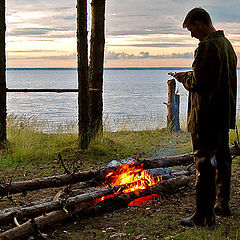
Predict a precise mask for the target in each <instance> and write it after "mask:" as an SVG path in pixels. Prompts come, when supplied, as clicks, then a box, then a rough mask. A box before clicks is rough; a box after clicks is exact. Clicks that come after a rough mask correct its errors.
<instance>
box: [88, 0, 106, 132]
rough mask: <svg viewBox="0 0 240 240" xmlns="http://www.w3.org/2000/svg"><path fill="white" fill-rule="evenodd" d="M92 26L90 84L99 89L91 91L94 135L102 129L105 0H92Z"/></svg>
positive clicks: (91, 114)
mask: <svg viewBox="0 0 240 240" xmlns="http://www.w3.org/2000/svg"><path fill="white" fill-rule="evenodd" d="M91 5H92V28H91V48H90V65H89V85H90V87H91V88H94V89H98V91H92V92H90V118H91V120H90V121H91V124H90V125H91V131H92V133H93V135H94V134H95V133H96V132H97V131H99V130H100V131H101V130H102V112H103V97H102V95H103V62H104V45H105V32H104V20H105V17H104V16H105V0H92V3H91Z"/></svg>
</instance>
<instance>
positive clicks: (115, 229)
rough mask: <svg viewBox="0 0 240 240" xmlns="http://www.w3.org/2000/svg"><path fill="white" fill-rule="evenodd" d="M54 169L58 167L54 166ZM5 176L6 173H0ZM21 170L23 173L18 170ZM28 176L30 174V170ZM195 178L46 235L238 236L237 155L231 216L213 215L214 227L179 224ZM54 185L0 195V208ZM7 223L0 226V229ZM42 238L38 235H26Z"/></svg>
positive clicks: (190, 206) (189, 207) (188, 208)
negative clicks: (137, 203) (174, 189)
mask: <svg viewBox="0 0 240 240" xmlns="http://www.w3.org/2000/svg"><path fill="white" fill-rule="evenodd" d="M54 171H55V172H56V173H57V172H58V170H56V169H55V170H54ZM4 174H5V176H6V175H7V173H4ZM21 174H24V173H23V172H21ZM27 174H29V178H30V177H32V176H34V174H35V173H34V171H33V172H31V173H27ZM194 182H195V180H194V177H193V178H192V181H191V184H190V185H189V186H187V187H186V188H182V189H180V190H179V191H178V192H175V193H172V194H162V195H160V196H158V197H157V198H155V199H153V200H151V201H148V202H145V204H144V205H142V206H131V207H128V208H121V209H118V210H116V211H114V212H111V213H106V214H103V215H101V216H96V217H92V218H85V217H84V216H81V217H79V218H78V219H73V221H72V222H69V223H61V224H58V225H57V226H54V227H52V229H50V231H48V232H46V234H47V238H46V239H54V240H61V239H72V240H73V239H83V240H88V239H133V240H134V239H136V240H137V239H141V240H145V239H147V240H150V239H169V240H170V239H235V240H236V239H240V210H239V203H240V158H236V159H235V160H234V164H233V178H232V198H231V209H232V213H233V214H232V216H230V217H227V218H226V217H225V218H224V217H217V227H216V228H215V229H214V230H210V229H207V230H205V229H204V228H195V229H194V230H193V229H189V228H185V227H182V226H180V225H179V221H180V219H181V218H183V217H186V216H189V215H191V214H192V213H193V211H194V205H195V200H194V199H195V183H194ZM57 191H58V190H57V189H48V190H41V191H35V192H32V193H28V194H27V195H26V196H22V195H16V196H13V197H12V200H13V201H11V200H10V199H7V198H6V197H4V198H2V199H0V208H1V209H5V208H8V207H12V206H14V205H16V204H17V205H19V204H21V202H31V201H34V200H37V199H40V198H43V197H45V196H49V195H54V194H55V193H56V192H57ZM9 227H10V226H1V227H0V231H1V232H3V231H4V230H6V229H9ZM29 239H42V238H40V237H39V238H38V237H37V238H36V237H35V238H33V237H32V238H31V237H30V238H29Z"/></svg>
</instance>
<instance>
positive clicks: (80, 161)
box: [0, 117, 240, 240]
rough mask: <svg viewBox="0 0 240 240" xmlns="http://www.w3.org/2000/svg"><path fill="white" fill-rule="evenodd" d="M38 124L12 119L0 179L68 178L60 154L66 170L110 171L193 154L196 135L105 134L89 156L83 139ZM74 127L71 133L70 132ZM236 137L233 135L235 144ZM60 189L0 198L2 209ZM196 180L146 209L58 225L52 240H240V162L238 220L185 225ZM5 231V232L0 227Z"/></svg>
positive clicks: (239, 162) (235, 185)
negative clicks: (142, 160)
mask: <svg viewBox="0 0 240 240" xmlns="http://www.w3.org/2000/svg"><path fill="white" fill-rule="evenodd" d="M37 128H38V130H39V122H38V121H36V119H20V118H18V117H11V118H9V119H8V140H9V141H8V144H7V146H6V148H5V149H3V150H1V155H0V177H1V179H2V181H6V182H10V181H17V180H24V179H31V178H35V177H40V176H49V175H53V174H60V173H63V172H64V170H63V168H62V166H61V164H59V162H58V157H57V154H58V153H61V155H62V157H63V159H64V160H65V163H66V166H67V167H68V168H69V169H70V170H71V171H72V170H73V169H76V168H77V169H80V170H87V169H95V168H97V167H101V166H106V164H107V163H108V162H109V161H111V160H113V159H116V160H120V159H123V158H127V157H131V156H136V155H138V156H139V157H147V158H150V157H157V156H159V157H160V156H167V155H175V154H181V153H187V152H190V151H191V141H190V136H189V134H188V133H186V132H180V133H171V132H168V131H166V130H163V129H162V130H155V131H150V130H148V131H138V132H133V131H121V132H116V133H110V132H104V134H103V135H102V136H98V137H97V138H96V139H95V140H94V141H93V142H92V144H91V146H90V147H89V149H88V150H87V151H85V152H81V151H78V150H77V135H76V134H74V133H66V132H67V131H65V130H66V129H65V128H60V129H59V131H58V132H57V133H55V134H44V133H41V132H39V131H37ZM69 128H71V127H69V126H68V129H67V130H69ZM235 138H236V135H235V133H234V132H231V140H230V141H231V142H233V141H234V140H235ZM56 191H57V190H55V189H48V190H42V191H41V192H39V191H38V192H33V193H29V194H27V196H21V195H16V196H13V202H11V201H9V200H8V199H6V198H3V199H0V208H1V209H4V208H6V207H10V206H13V205H19V204H20V203H21V202H22V201H24V202H25V201H27V202H30V201H32V200H35V199H39V198H40V197H41V198H43V197H44V196H48V195H52V194H54V193H55V192H56ZM194 194H195V190H194V178H193V180H192V183H191V184H190V186H188V187H187V188H185V189H182V190H181V191H179V192H177V193H175V194H164V195H161V196H159V197H158V198H156V199H154V200H152V201H149V202H148V203H146V204H145V205H144V206H139V207H128V208H124V209H120V210H117V211H114V212H112V213H108V214H105V215H103V216H98V217H94V218H88V219H81V220H80V219H78V220H75V221H74V222H72V223H69V224H64V226H63V225H61V226H58V228H57V230H56V231H52V232H50V233H49V234H48V239H56V240H58V239H141V240H144V239H147V240H148V239H149V240H150V239H169V240H170V239H214V240H215V239H216V240H217V239H220V240H223V239H234V240H236V239H240V211H239V202H240V158H239V157H238V158H235V159H234V162H233V179H232V199H231V207H232V210H233V216H231V217H229V218H219V217H218V218H217V227H216V228H215V229H213V230H210V229H205V228H193V229H191V228H185V227H181V226H180V225H179V220H180V219H181V218H183V217H185V216H186V215H187V216H188V215H190V214H191V213H192V212H193V211H194ZM0 229H2V230H3V229H4V227H0Z"/></svg>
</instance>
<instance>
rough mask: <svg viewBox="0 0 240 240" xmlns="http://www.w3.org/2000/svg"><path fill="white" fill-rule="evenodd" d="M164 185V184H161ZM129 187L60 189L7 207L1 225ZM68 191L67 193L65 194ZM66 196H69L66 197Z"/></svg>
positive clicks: (169, 176)
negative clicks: (36, 199) (53, 194)
mask: <svg viewBox="0 0 240 240" xmlns="http://www.w3.org/2000/svg"><path fill="white" fill-rule="evenodd" d="M193 173H194V171H182V172H176V173H173V174H171V175H168V174H167V175H166V176H163V177H162V179H163V180H167V179H170V178H176V177H179V176H183V175H184V176H190V175H192V174H193ZM161 186H162V185H161ZM125 187H127V185H125V186H115V187H112V188H110V189H106V188H104V187H102V188H101V189H100V188H98V189H96V188H94V191H93V190H92V189H89V190H88V193H82V192H81V191H82V190H74V191H68V192H65V191H64V190H63V191H60V192H59V193H60V194H61V196H60V194H59V193H58V194H57V195H59V196H58V198H57V199H56V197H49V198H46V199H43V200H39V201H37V202H36V204H34V203H33V204H31V205H30V206H23V207H15V208H11V209H9V210H8V209H5V210H3V211H0V225H4V224H9V223H11V222H13V220H14V217H16V218H17V219H18V220H22V219H24V218H33V217H36V216H39V215H42V214H45V213H48V212H51V211H55V210H60V209H63V208H66V209H68V208H69V207H71V206H72V205H75V204H78V203H81V202H88V201H91V200H92V199H94V198H99V197H101V196H105V195H108V194H111V193H114V192H117V190H118V189H120V188H121V189H124V188H125ZM65 193H66V194H65ZM64 196H67V198H66V199H65V197H64Z"/></svg>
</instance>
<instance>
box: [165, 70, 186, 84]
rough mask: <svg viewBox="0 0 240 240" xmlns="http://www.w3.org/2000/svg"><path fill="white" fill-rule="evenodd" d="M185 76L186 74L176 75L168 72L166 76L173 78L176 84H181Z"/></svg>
mask: <svg viewBox="0 0 240 240" xmlns="http://www.w3.org/2000/svg"><path fill="white" fill-rule="evenodd" d="M185 74H186V72H178V73H176V72H175V73H173V72H169V73H168V75H170V76H172V77H174V78H175V79H176V80H177V81H178V82H183V77H184V75H185Z"/></svg>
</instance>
